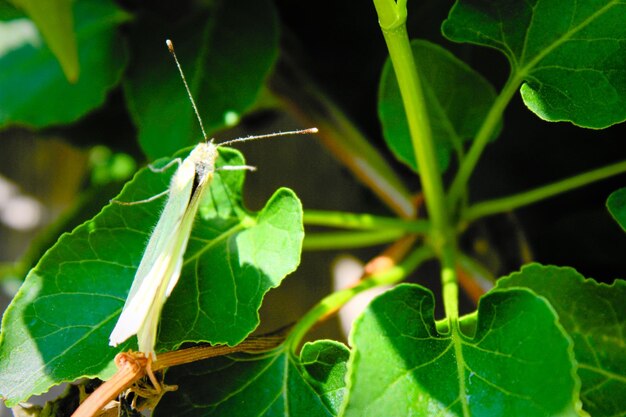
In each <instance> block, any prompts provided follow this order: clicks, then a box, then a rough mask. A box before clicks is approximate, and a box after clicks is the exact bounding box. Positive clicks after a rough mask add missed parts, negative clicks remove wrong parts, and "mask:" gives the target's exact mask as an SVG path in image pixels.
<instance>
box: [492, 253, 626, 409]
mask: <svg viewBox="0 0 626 417" xmlns="http://www.w3.org/2000/svg"><path fill="white" fill-rule="evenodd" d="M513 287H523V288H529V289H531V290H532V291H534V292H535V293H536V294H538V295H540V296H542V297H545V298H547V299H548V301H550V304H551V305H552V306H553V307H554V309H555V310H556V312H557V313H558V315H559V321H560V323H561V324H562V325H563V327H564V328H565V330H566V331H567V333H568V334H569V336H570V337H571V338H572V340H573V341H574V354H575V356H576V361H577V362H578V375H579V376H580V379H581V381H582V389H581V399H582V401H583V408H584V409H585V411H587V412H588V413H589V414H590V415H592V416H594V417H602V416H607V417H608V416H615V415H620V413H623V412H624V410H626V349H624V342H625V341H626V307H625V304H624V300H626V281H623V280H616V281H615V282H614V283H613V284H612V285H606V284H601V283H598V282H596V281H594V280H593V279H585V278H584V277H583V276H582V275H580V274H579V273H578V272H577V271H576V270H575V269H573V268H562V267H556V266H543V265H539V264H532V265H527V266H524V267H523V268H522V270H521V271H520V272H516V273H513V274H511V275H509V276H508V277H504V278H502V279H500V280H498V285H497V288H513Z"/></svg>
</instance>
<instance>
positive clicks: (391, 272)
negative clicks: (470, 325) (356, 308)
mask: <svg viewBox="0 0 626 417" xmlns="http://www.w3.org/2000/svg"><path fill="white" fill-rule="evenodd" d="M432 256H433V251H432V249H431V248H430V247H429V246H422V247H419V248H417V249H416V250H415V251H413V252H412V253H411V254H410V255H409V256H407V257H406V259H405V260H404V261H402V262H401V263H400V264H399V265H396V266H394V267H393V268H390V269H388V270H386V271H384V272H381V273H379V274H374V275H371V276H369V277H368V278H367V279H364V280H363V281H361V282H360V283H359V284H358V285H356V286H354V287H351V288H347V289H345V290H340V291H337V292H334V293H332V294H330V295H328V296H327V297H325V298H324V299H323V300H321V301H320V302H319V303H318V304H317V305H316V306H315V307H313V308H312V309H311V310H309V311H308V312H307V313H306V314H305V315H304V316H303V317H302V319H300V321H298V323H297V324H296V325H295V326H294V327H293V329H292V330H291V332H290V333H289V336H287V339H286V340H285V345H286V346H289V348H290V350H291V352H292V353H293V354H296V351H297V349H298V347H299V346H300V343H301V341H302V339H303V338H304V336H305V335H306V334H307V333H308V331H309V330H310V329H311V327H313V326H314V325H315V323H317V322H318V321H319V320H320V319H321V318H322V317H325V316H326V315H328V314H330V313H332V312H334V311H337V310H338V309H340V308H341V307H342V306H343V305H344V304H346V303H347V302H348V301H350V300H351V299H352V298H353V297H354V296H355V295H357V294H359V293H361V292H363V291H365V290H368V289H370V288H373V287H377V286H381V285H393V284H396V283H398V282H400V281H401V280H403V279H404V278H405V277H406V276H407V275H408V274H410V273H411V272H413V271H414V270H415V269H417V267H419V266H420V265H421V264H422V263H423V262H424V261H426V260H428V259H429V258H431V257H432Z"/></svg>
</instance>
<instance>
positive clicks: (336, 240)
mask: <svg viewBox="0 0 626 417" xmlns="http://www.w3.org/2000/svg"><path fill="white" fill-rule="evenodd" d="M404 235H405V232H404V231H402V230H393V229H391V230H376V231H373V232H328V233H308V234H307V235H306V236H305V238H304V243H303V245H302V249H303V250H338V249H354V248H363V247H367V246H373V245H380V244H383V243H389V242H393V241H396V240H398V239H400V238H401V237H402V236H404Z"/></svg>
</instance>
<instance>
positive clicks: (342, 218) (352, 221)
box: [304, 210, 430, 234]
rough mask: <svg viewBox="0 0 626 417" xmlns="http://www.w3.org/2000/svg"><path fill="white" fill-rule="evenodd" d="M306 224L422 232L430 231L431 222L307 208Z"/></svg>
mask: <svg viewBox="0 0 626 417" xmlns="http://www.w3.org/2000/svg"><path fill="white" fill-rule="evenodd" d="M304 224H306V225H312V226H328V227H340V228H344V229H396V230H403V231H405V232H407V233H420V234H425V233H428V231H429V230H430V223H429V222H428V221H426V220H403V219H398V218H395V217H382V216H373V215H371V214H356V213H346V212H340V211H318V210H305V211H304Z"/></svg>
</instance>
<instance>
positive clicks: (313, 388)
mask: <svg viewBox="0 0 626 417" xmlns="http://www.w3.org/2000/svg"><path fill="white" fill-rule="evenodd" d="M347 357H348V351H347V349H346V347H345V346H342V345H340V344H338V343H336V342H330V341H318V342H315V343H313V344H307V345H305V347H304V348H303V352H302V355H301V358H296V357H294V356H292V355H291V354H290V353H289V351H288V350H287V349H286V348H285V347H281V348H279V349H276V350H274V351H271V352H267V353H266V354H262V355H245V354H244V355H232V356H230V357H223V358H217V359H210V360H206V361H202V362H197V363H194V364H191V365H185V366H180V367H175V368H172V369H171V370H170V371H169V372H168V373H167V377H166V383H168V384H176V385H178V387H179V389H178V391H175V392H173V393H171V394H168V395H167V396H166V397H164V399H163V400H162V401H161V403H160V404H159V406H158V407H157V409H156V411H155V415H156V416H157V417H158V416H180V415H185V416H189V417H200V416H268V417H269V416H275V417H278V416H284V417H287V416H327V417H330V416H334V415H337V414H336V412H337V410H336V407H337V406H338V403H340V402H341V398H342V392H343V385H344V384H343V378H344V375H345V362H346V360H347Z"/></svg>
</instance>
